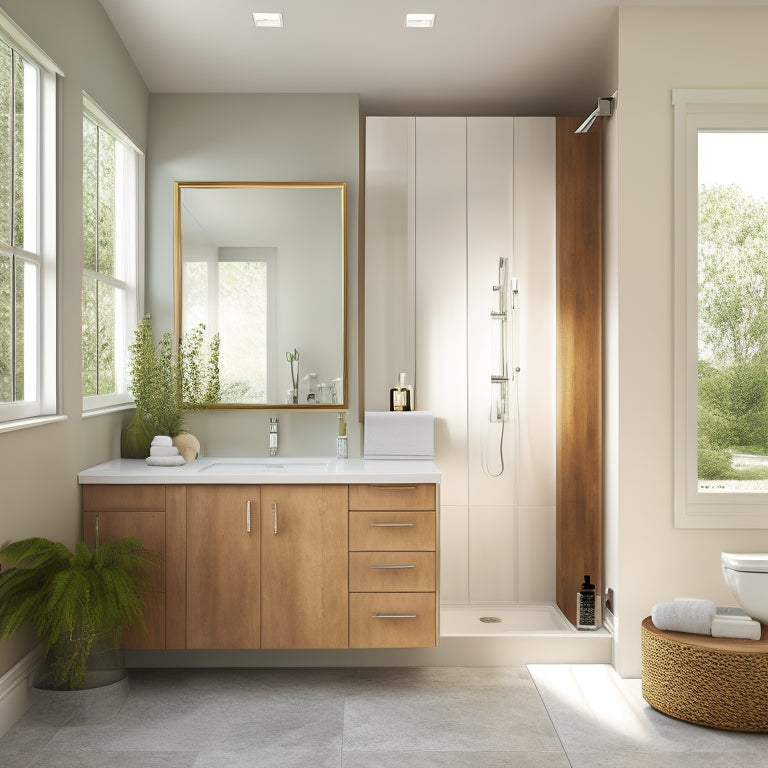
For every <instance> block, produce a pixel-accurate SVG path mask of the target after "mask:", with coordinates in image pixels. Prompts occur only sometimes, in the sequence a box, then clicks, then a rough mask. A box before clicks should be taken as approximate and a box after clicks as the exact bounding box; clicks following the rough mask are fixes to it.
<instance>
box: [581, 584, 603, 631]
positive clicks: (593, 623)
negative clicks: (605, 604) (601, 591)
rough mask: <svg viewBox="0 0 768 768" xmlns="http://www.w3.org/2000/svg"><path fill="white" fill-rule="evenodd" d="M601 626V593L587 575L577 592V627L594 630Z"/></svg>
mask: <svg viewBox="0 0 768 768" xmlns="http://www.w3.org/2000/svg"><path fill="white" fill-rule="evenodd" d="M601 626H602V615H601V610H600V595H598V594H597V590H596V589H595V585H594V584H592V583H591V582H590V577H589V575H585V576H584V583H583V584H582V585H581V589H580V590H579V591H578V592H577V593H576V629H587V630H593V629H600V627H601Z"/></svg>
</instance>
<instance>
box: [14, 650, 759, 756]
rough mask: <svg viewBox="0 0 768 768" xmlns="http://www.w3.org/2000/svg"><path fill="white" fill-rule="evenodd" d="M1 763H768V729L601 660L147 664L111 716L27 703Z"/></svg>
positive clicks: (132, 677) (135, 673)
mask: <svg viewBox="0 0 768 768" xmlns="http://www.w3.org/2000/svg"><path fill="white" fill-rule="evenodd" d="M64 719H66V718H64ZM0 766H2V768H160V767H162V768H166V767H167V768H246V767H247V768H267V767H268V768H272V767H273V766H274V767H275V768H277V767H278V766H279V768H293V767H295V768H305V767H306V768H310V767H311V768H325V767H326V766H328V768H331V767H333V768H373V767H374V766H375V768H411V767H412V766H413V767H416V766H418V767H419V768H423V767H425V766H435V767H436V768H448V767H450V768H479V767H481V766H482V768H502V767H504V768H506V767H507V766H514V767H515V768H568V766H571V768H584V767H585V766H597V767H598V768H603V767H604V768H645V766H654V768H678V766H679V767H680V768H688V767H689V766H690V767H692V766H696V767H697V768H699V767H701V768H720V767H721V766H722V768H726V766H727V768H758V767H763V766H765V767H766V768H768V735H763V734H736V733H727V732H723V731H715V730H711V729H706V728H700V727H697V726H693V725H689V724H686V723H680V722H678V721H676V720H672V719H671V718H668V717H665V716H664V715H661V714H659V713H658V712H655V711H654V710H652V709H651V708H649V707H648V706H647V705H646V704H645V702H644V701H643V700H642V697H641V695H640V682H639V681H637V680H621V679H620V678H619V677H618V676H617V675H616V673H615V672H614V671H613V670H612V669H611V668H610V667H605V666H596V665H595V666H593V665H584V666H569V665H536V666H531V667H529V668H525V667H521V668H518V667H503V668H484V667H480V668H474V667H473V668H451V667H432V668H403V669H340V668H335V669H294V670H288V669H246V670H227V669H221V670H140V671H139V670H136V671H133V672H131V674H130V692H129V695H128V699H127V701H126V702H125V704H124V705H123V707H122V709H121V710H120V712H119V714H118V715H117V717H115V718H113V719H111V720H109V721H107V722H103V723H100V724H94V725H72V724H66V723H64V722H62V720H61V719H59V721H58V722H51V721H50V715H48V716H47V717H46V716H44V715H43V713H41V712H40V711H34V710H33V711H30V712H28V713H27V715H25V717H24V718H23V719H22V720H21V721H19V722H18V723H17V724H16V725H15V726H14V727H13V728H12V729H11V730H10V731H9V732H8V733H7V734H6V735H5V736H4V737H3V738H2V739H0Z"/></svg>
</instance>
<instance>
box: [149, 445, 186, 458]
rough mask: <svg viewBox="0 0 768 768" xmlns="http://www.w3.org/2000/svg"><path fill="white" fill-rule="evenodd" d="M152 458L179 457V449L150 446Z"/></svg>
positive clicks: (166, 446) (165, 446) (167, 446)
mask: <svg viewBox="0 0 768 768" xmlns="http://www.w3.org/2000/svg"><path fill="white" fill-rule="evenodd" d="M149 455H150V456H178V455H179V449H178V448H177V447H176V446H175V445H150V446H149Z"/></svg>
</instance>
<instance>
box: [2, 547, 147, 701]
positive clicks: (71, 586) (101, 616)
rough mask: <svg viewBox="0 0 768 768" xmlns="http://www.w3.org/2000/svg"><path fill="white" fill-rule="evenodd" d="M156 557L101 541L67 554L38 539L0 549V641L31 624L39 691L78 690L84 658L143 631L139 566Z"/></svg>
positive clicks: (143, 568) (143, 577)
mask: <svg viewBox="0 0 768 768" xmlns="http://www.w3.org/2000/svg"><path fill="white" fill-rule="evenodd" d="M160 559H161V558H160V555H158V554H157V553H155V552H151V551H150V550H147V549H145V548H144V547H143V546H142V544H141V543H139V542H138V541H137V540H136V539H132V538H127V539H121V540H118V541H105V542H103V543H102V544H101V546H98V547H96V548H95V549H93V550H91V549H89V548H88V546H87V545H86V544H85V543H84V542H80V543H78V544H77V545H76V547H75V550H74V552H71V551H70V550H69V549H68V548H67V547H66V546H65V545H64V544H61V543H59V542H55V541H50V540H49V539H43V538H31V539H24V540H22V541H16V542H8V543H6V544H4V545H3V546H2V547H0V564H2V568H3V570H2V572H0V638H1V639H5V638H7V637H10V636H11V635H13V634H14V633H15V632H16V631H18V630H19V629H20V628H21V627H22V626H24V625H26V624H31V625H32V627H34V629H35V630H36V631H37V633H38V635H39V636H40V637H41V638H43V639H44V640H45V644H46V646H45V657H46V661H47V663H48V667H49V669H50V680H47V681H46V687H51V688H54V689H56V690H79V689H81V688H83V687H85V685H86V669H87V662H88V658H89V656H90V655H91V653H92V651H93V650H94V647H95V646H96V645H97V644H98V643H99V642H102V641H105V640H106V641H108V642H110V643H111V644H112V645H113V647H119V643H120V640H121V636H122V631H123V630H124V629H142V628H143V627H144V617H143V610H144V604H143V599H142V594H143V592H145V591H146V590H148V589H149V585H150V580H149V575H148V571H147V567H148V566H149V565H151V564H152V563H156V562H159V561H160Z"/></svg>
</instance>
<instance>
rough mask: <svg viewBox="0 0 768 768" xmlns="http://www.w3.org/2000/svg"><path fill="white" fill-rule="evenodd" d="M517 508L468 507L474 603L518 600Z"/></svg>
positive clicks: (471, 586)
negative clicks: (516, 560) (516, 557)
mask: <svg viewBox="0 0 768 768" xmlns="http://www.w3.org/2000/svg"><path fill="white" fill-rule="evenodd" d="M515 530H516V524H515V509H514V507H512V506H511V505H510V506H507V507H500V506H495V507H482V506H471V507H470V508H469V599H470V602H472V603H514V602H515V601H516V600H517V583H516V582H517V579H516V572H517V567H516V564H515V550H516V548H517V543H516V534H515Z"/></svg>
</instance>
